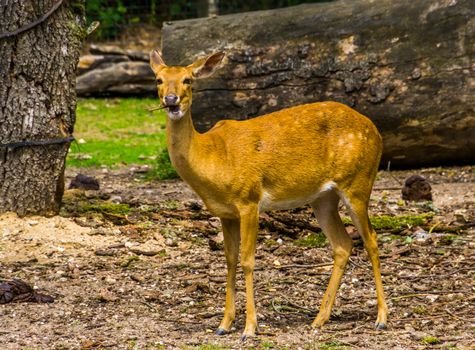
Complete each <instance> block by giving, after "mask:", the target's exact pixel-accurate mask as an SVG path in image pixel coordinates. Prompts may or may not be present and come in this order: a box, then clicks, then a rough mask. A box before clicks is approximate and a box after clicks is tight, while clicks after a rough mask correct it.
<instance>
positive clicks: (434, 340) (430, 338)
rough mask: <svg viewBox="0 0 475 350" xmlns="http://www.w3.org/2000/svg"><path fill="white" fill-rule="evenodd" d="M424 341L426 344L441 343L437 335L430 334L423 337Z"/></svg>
mask: <svg viewBox="0 0 475 350" xmlns="http://www.w3.org/2000/svg"><path fill="white" fill-rule="evenodd" d="M422 342H423V343H424V344H430V345H434V344H439V343H440V340H439V339H437V338H436V337H433V336H431V335H428V336H427V337H424V338H422Z"/></svg>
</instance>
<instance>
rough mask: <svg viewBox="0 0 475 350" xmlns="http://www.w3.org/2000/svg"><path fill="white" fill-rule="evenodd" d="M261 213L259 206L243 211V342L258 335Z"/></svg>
mask: <svg viewBox="0 0 475 350" xmlns="http://www.w3.org/2000/svg"><path fill="white" fill-rule="evenodd" d="M258 220H259V211H258V209H257V206H252V207H247V208H245V209H244V210H242V211H241V230H240V231H241V265H242V270H243V272H244V278H245V283H246V328H245V329H244V333H243V334H242V340H246V338H247V337H252V336H254V335H255V334H256V329H257V317H256V309H255V305H254V286H253V277H254V265H255V254H256V241H257V229H258Z"/></svg>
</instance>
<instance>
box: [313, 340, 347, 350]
mask: <svg viewBox="0 0 475 350" xmlns="http://www.w3.org/2000/svg"><path fill="white" fill-rule="evenodd" d="M319 348H320V349H321V350H343V349H348V348H349V347H348V346H347V345H345V344H343V343H341V342H339V341H337V340H334V341H329V342H325V343H322V344H320V345H319Z"/></svg>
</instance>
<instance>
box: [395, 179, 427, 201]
mask: <svg viewBox="0 0 475 350" xmlns="http://www.w3.org/2000/svg"><path fill="white" fill-rule="evenodd" d="M401 193H402V199H404V200H406V201H415V202H420V201H431V200H432V187H431V186H430V183H429V181H427V180H426V179H425V178H424V177H422V176H420V175H412V176H410V177H408V178H407V179H406V181H405V183H404V187H403V188H402V190H401Z"/></svg>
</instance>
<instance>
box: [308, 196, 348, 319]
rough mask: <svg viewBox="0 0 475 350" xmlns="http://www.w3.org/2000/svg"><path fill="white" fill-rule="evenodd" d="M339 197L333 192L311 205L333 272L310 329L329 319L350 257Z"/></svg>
mask: <svg viewBox="0 0 475 350" xmlns="http://www.w3.org/2000/svg"><path fill="white" fill-rule="evenodd" d="M338 202H339V197H338V195H337V194H336V193H335V192H334V191H331V192H327V193H325V194H324V195H323V196H321V197H319V198H318V199H317V200H316V201H315V202H314V203H312V207H313V210H314V212H315V216H316V217H317V220H318V223H319V224H320V226H321V227H322V230H323V233H324V234H325V236H326V237H327V239H328V240H329V241H330V244H331V247H332V249H333V259H334V261H333V271H332V274H331V277H330V281H329V282H328V287H327V290H326V291H325V294H324V295H323V299H322V304H321V306H320V311H319V313H318V315H317V317H316V318H315V320H314V321H313V323H312V327H321V326H323V324H325V322H327V321H328V319H329V318H330V314H331V310H332V307H333V303H334V302H335V297H336V293H337V291H338V288H339V287H340V282H341V278H342V276H343V272H344V270H345V266H346V264H347V263H348V259H349V258H350V255H351V249H352V248H353V241H352V240H351V238H350V237H349V236H348V233H347V232H346V230H345V227H344V226H343V223H342V222H341V219H340V215H339V214H338Z"/></svg>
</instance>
